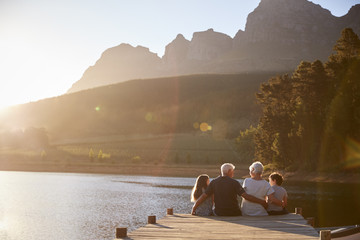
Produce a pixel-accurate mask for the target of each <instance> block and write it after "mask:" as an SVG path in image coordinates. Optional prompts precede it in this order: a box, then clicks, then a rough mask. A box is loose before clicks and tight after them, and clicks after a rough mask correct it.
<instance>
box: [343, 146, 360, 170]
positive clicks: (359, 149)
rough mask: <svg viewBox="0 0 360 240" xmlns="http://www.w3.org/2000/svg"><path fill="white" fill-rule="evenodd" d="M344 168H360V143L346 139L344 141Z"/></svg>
mask: <svg viewBox="0 0 360 240" xmlns="http://www.w3.org/2000/svg"><path fill="white" fill-rule="evenodd" d="M345 153H346V159H345V168H346V169H351V168H359V167H360V143H359V142H357V141H355V140H353V139H347V140H346V141H345Z"/></svg>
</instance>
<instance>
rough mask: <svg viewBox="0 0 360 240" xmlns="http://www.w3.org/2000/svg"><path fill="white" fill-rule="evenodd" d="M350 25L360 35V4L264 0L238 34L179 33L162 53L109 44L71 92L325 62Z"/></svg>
mask: <svg viewBox="0 0 360 240" xmlns="http://www.w3.org/2000/svg"><path fill="white" fill-rule="evenodd" d="M233 24H234V25H236V24H237V23H236V22H234V23H233ZM346 27H351V28H352V29H353V30H354V31H355V33H357V34H360V4H358V5H355V6H353V7H352V8H351V9H350V10H349V12H348V13H347V14H346V15H344V16H342V17H335V16H333V15H332V14H331V13H330V11H328V10H327V9H324V8H322V7H321V6H320V5H316V4H314V3H312V2H310V1H307V0H262V1H261V2H260V4H259V6H258V7H257V8H256V9H255V10H254V11H253V12H252V13H250V14H249V15H248V18H247V22H246V27H245V30H244V31H243V30H239V31H238V32H237V34H236V35H235V36H234V37H233V38H232V37H230V36H228V35H226V34H224V33H220V32H216V31H214V29H208V30H206V31H200V32H195V33H194V34H193V36H192V39H190V40H188V39H185V38H184V36H183V35H182V34H178V35H177V36H176V38H175V39H174V40H173V41H172V42H170V43H169V44H168V45H167V46H166V47H165V54H164V56H163V57H159V56H157V54H156V53H152V52H150V50H149V49H148V48H146V47H141V46H137V47H133V46H131V45H130V44H127V43H121V44H119V45H118V46H115V47H112V48H109V49H107V50H105V51H104V53H103V54H102V55H101V57H100V58H99V59H98V61H97V62H96V63H95V65H93V66H90V67H89V68H88V69H87V70H86V71H85V72H84V74H83V76H82V77H81V79H79V80H78V81H77V82H75V83H74V84H73V86H72V87H71V88H70V89H69V91H68V92H76V91H80V90H83V89H89V88H93V87H98V86H104V85H108V84H114V83H118V82H123V81H127V80H130V79H139V78H144V79H145V78H154V77H165V76H179V75H190V74H204V73H207V74H209V73H212V74H214V73H216V74H224V73H226V74H234V73H240V72H249V71H251V72H254V71H291V70H293V69H294V68H295V67H296V66H297V65H298V63H299V62H301V61H303V60H305V61H314V60H316V59H320V60H322V61H325V60H326V59H327V57H328V56H329V55H330V54H331V52H332V47H333V46H334V44H335V42H336V40H337V39H338V38H339V36H340V32H341V30H342V29H344V28H346Z"/></svg>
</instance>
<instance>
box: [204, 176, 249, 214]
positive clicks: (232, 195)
mask: <svg viewBox="0 0 360 240" xmlns="http://www.w3.org/2000/svg"><path fill="white" fill-rule="evenodd" d="M205 193H206V194H207V195H212V194H214V203H215V214H216V215H219V216H238V215H241V211H240V208H239V204H238V201H237V195H239V196H241V195H242V194H243V193H244V190H243V189H242V187H241V185H240V183H239V182H238V181H236V180H235V179H232V178H231V177H229V176H219V177H217V178H216V179H214V180H212V181H211V182H210V185H209V186H208V188H207V189H206V191H205Z"/></svg>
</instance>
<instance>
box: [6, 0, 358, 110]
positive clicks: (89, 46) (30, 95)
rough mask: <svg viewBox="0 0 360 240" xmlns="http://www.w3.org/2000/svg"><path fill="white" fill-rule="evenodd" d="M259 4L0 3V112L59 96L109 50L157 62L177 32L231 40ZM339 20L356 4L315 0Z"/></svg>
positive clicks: (161, 0) (248, 0) (217, 0)
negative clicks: (144, 51)
mask: <svg viewBox="0 0 360 240" xmlns="http://www.w3.org/2000/svg"><path fill="white" fill-rule="evenodd" d="M259 2H260V0H60V1H56V0H0V81H1V87H0V108H1V107H3V106H6V105H12V104H19V103H25V102H29V101H36V100H38V99H42V98H47V97H52V96H57V95H61V94H63V93H65V92H66V91H67V90H68V89H69V88H70V87H71V85H72V84H73V83H74V82H76V81H77V80H79V79H80V78H81V76H82V74H83V73H84V71H85V70H86V69H87V68H88V67H89V66H90V65H94V64H95V62H96V60H98V59H99V57H100V55H101V53H102V52H103V51H104V50H106V49H107V48H110V47H113V46H117V45H119V44H121V43H129V44H131V45H132V46H137V45H141V46H145V47H148V48H149V49H150V51H152V52H155V53H158V55H159V56H160V57H162V55H163V53H164V50H165V46H166V45H167V44H168V43H170V42H171V41H172V40H173V39H174V38H175V37H176V35H177V34H178V33H182V34H183V35H184V36H185V38H187V39H188V40H191V38H192V34H193V33H194V32H198V31H205V30H207V29H209V28H213V29H214V30H215V31H217V32H222V33H225V34H228V35H229V36H231V37H234V35H235V34H236V32H237V31H238V30H239V29H242V30H244V28H245V24H246V18H247V15H248V14H249V13H250V12H252V11H253V10H254V9H255V8H256V7H257V6H258V4H259ZM312 2H314V3H316V4H320V5H321V6H322V7H323V8H326V9H329V10H330V11H331V12H332V14H333V15H335V16H342V15H345V14H346V13H347V12H348V10H349V9H350V8H351V6H353V5H355V4H358V3H360V0H313V1H312Z"/></svg>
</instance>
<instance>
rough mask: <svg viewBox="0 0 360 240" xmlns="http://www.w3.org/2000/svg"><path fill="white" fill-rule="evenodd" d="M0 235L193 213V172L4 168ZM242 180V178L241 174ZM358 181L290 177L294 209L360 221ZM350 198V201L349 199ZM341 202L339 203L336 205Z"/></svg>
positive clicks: (322, 219) (338, 221) (63, 235)
mask: <svg viewBox="0 0 360 240" xmlns="http://www.w3.org/2000/svg"><path fill="white" fill-rule="evenodd" d="M0 182H1V188H0V239H1V240H15V239H27V240H29V239H34V240H41V239H69V240H71V239H76V240H81V239H84V240H85V239H86V240H92V239H93V240H98V239H114V236H115V228H116V227H127V228H128V231H129V232H130V231H132V230H134V229H136V228H138V227H141V226H144V225H145V224H146V223H147V216H150V215H156V216H157V218H162V217H164V216H165V214H166V208H170V207H172V208H174V212H175V213H190V210H191V207H192V203H191V202H190V193H191V188H192V186H193V185H194V183H195V177H194V178H175V177H174V178H172V177H147V176H122V175H100V174H99V175H96V174H65V173H27V172H0ZM240 182H241V180H240ZM359 186H360V185H359V184H355V185H351V184H314V183H289V182H286V184H285V186H284V187H285V188H286V189H287V190H288V193H289V211H293V210H294V207H299V206H300V207H302V208H303V213H305V216H306V217H308V216H313V217H317V218H318V219H319V221H318V222H319V223H321V224H325V225H327V226H330V224H335V225H338V226H340V225H345V224H347V225H350V224H359V222H356V221H358V220H359V217H358V216H357V215H355V214H354V212H356V211H357V210H359V208H360V205H359V203H358V201H357V199H359V196H358V194H357V192H360V191H356V190H360V189H359ZM344 201H345V202H344ZM339 205H340V206H342V207H341V208H337V207H336V206H339Z"/></svg>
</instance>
